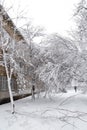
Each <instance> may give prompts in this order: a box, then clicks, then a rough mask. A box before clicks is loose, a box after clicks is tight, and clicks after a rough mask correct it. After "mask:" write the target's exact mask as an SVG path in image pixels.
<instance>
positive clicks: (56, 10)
mask: <svg viewBox="0 0 87 130" xmlns="http://www.w3.org/2000/svg"><path fill="white" fill-rule="evenodd" d="M78 2H79V0H5V2H4V6H6V7H7V8H8V7H11V6H12V7H13V8H12V9H11V10H9V13H10V15H11V17H14V16H15V15H16V14H17V13H20V12H21V11H22V10H23V15H24V16H25V17H28V18H32V20H33V23H34V24H35V25H41V26H44V27H45V28H46V29H47V31H48V32H49V33H53V32H58V33H59V34H63V35H67V31H68V30H70V29H72V28H73V22H72V21H73V18H72V15H73V11H74V9H75V5H76V4H77V3H78ZM25 22H26V21H25ZM18 23H19V24H20V25H21V23H22V24H24V21H22V20H21V23H20V22H18Z"/></svg>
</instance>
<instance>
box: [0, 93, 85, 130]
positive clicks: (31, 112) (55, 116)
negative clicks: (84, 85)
mask: <svg viewBox="0 0 87 130" xmlns="http://www.w3.org/2000/svg"><path fill="white" fill-rule="evenodd" d="M15 104H16V114H14V115H12V114H11V113H10V104H9V103H8V104H4V105H0V130H87V95H86V94H82V93H81V92H77V93H75V92H74V91H68V93H64V94H56V95H54V94H52V96H51V98H50V99H49V98H43V97H41V98H40V99H36V100H35V101H32V100H31V97H27V98H24V99H21V100H18V101H15Z"/></svg>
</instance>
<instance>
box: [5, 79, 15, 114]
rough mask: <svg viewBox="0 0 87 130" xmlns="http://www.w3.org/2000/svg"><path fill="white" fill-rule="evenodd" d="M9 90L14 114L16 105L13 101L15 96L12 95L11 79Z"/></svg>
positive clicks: (9, 80)
mask: <svg viewBox="0 0 87 130" xmlns="http://www.w3.org/2000/svg"><path fill="white" fill-rule="evenodd" d="M7 80H8V90H9V95H10V101H11V106H12V110H11V111H12V114H14V113H15V105H14V101H13V95H12V90H11V79H10V78H8V79H7Z"/></svg>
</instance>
